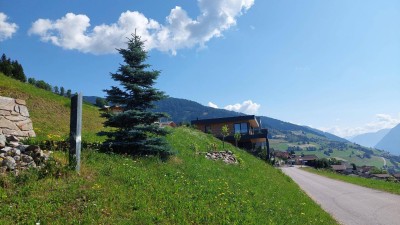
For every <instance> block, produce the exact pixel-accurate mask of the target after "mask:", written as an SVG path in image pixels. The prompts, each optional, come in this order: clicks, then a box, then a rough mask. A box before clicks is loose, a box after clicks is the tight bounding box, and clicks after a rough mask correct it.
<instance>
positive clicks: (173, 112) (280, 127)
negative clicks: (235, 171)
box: [154, 97, 348, 142]
mask: <svg viewBox="0 0 400 225" xmlns="http://www.w3.org/2000/svg"><path fill="white" fill-rule="evenodd" d="M155 105H156V108H155V109H154V110H155V111H159V112H166V113H168V114H169V115H170V117H171V118H170V119H171V120H173V121H174V122H176V123H185V122H186V123H190V122H191V121H192V120H196V119H210V118H219V117H230V116H241V115H246V114H244V113H239V112H234V111H229V110H226V109H216V108H212V107H209V106H204V105H201V104H200V103H197V102H194V101H191V100H186V99H179V98H172V97H170V98H167V99H164V100H161V101H159V102H156V103H155ZM258 117H259V119H260V123H261V127H262V128H268V130H269V133H270V135H274V134H280V133H282V132H291V131H302V132H306V133H311V134H314V135H317V136H321V137H326V138H328V139H330V140H332V141H339V142H348V140H346V139H343V138H340V137H338V136H336V135H333V134H329V133H326V132H323V131H320V130H317V129H314V128H310V127H306V126H300V125H296V124H292V123H288V122H284V121H281V120H278V119H274V118H270V117H266V116H258Z"/></svg>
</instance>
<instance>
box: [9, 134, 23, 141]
mask: <svg viewBox="0 0 400 225" xmlns="http://www.w3.org/2000/svg"><path fill="white" fill-rule="evenodd" d="M7 141H20V140H19V138H17V137H15V136H13V135H10V136H8V137H7Z"/></svg>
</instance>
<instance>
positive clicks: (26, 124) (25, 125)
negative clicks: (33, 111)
mask: <svg viewBox="0 0 400 225" xmlns="http://www.w3.org/2000/svg"><path fill="white" fill-rule="evenodd" d="M16 124H17V126H18V127H19V129H21V130H22V131H30V130H33V126H32V121H31V120H30V119H27V120H24V121H19V122H17V123H16Z"/></svg>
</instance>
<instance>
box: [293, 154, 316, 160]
mask: <svg viewBox="0 0 400 225" xmlns="http://www.w3.org/2000/svg"><path fill="white" fill-rule="evenodd" d="M296 159H298V160H303V161H308V160H316V159H318V157H317V156H316V155H304V156H296Z"/></svg>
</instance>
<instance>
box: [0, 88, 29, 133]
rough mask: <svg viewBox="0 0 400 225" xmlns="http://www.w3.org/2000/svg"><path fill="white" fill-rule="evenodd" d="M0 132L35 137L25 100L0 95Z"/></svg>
mask: <svg viewBox="0 0 400 225" xmlns="http://www.w3.org/2000/svg"><path fill="white" fill-rule="evenodd" d="M0 134H3V135H13V136H16V137H23V138H27V137H35V136H36V134H35V132H34V131H33V126H32V121H31V119H30V118H29V112H28V108H27V107H26V102H25V101H24V100H21V99H13V98H6V97H1V96H0Z"/></svg>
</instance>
